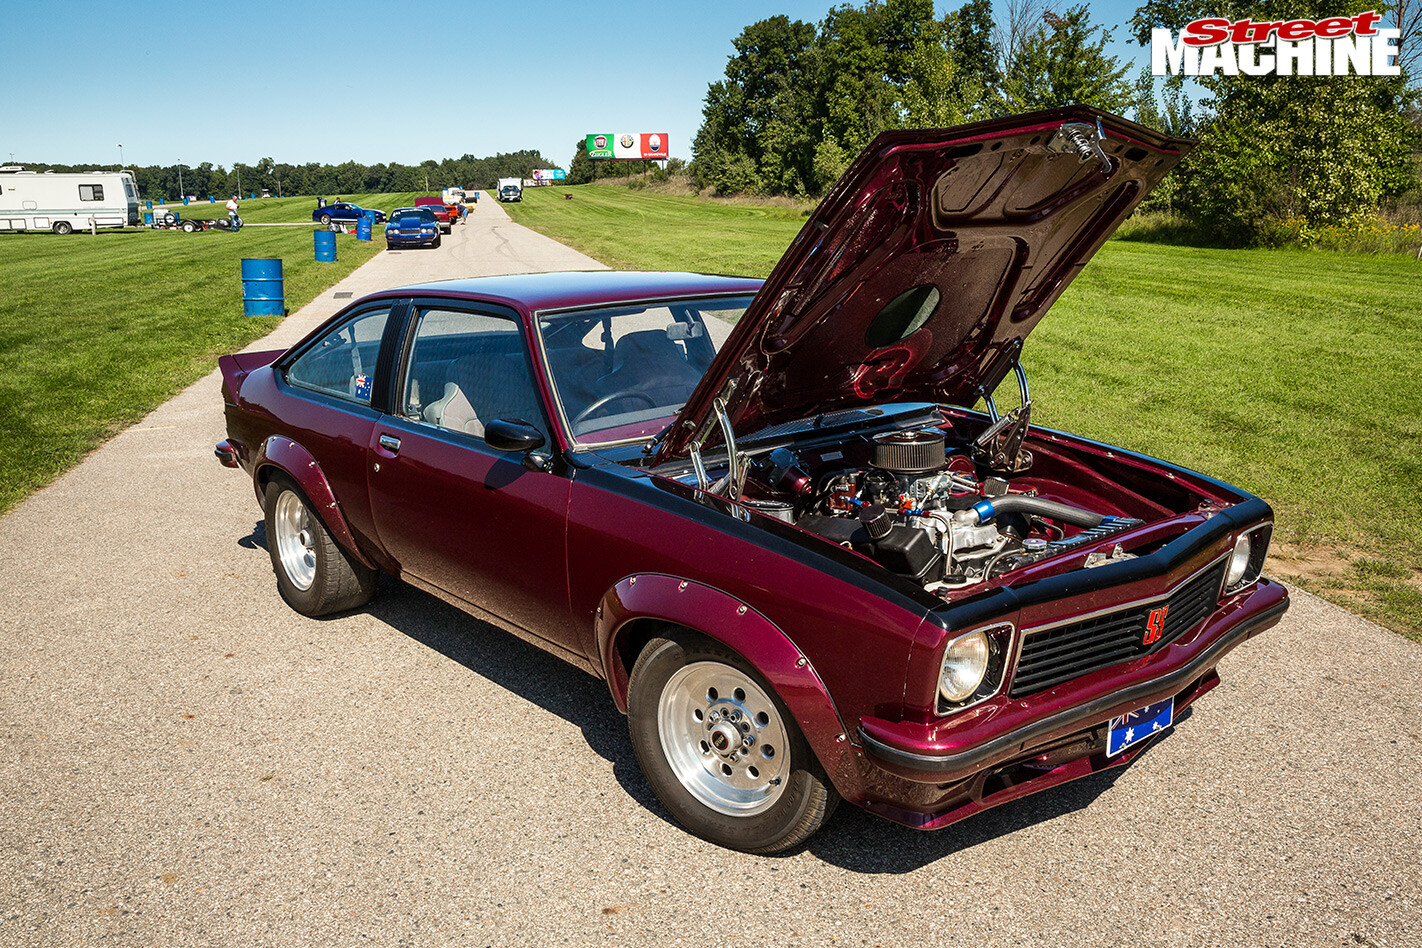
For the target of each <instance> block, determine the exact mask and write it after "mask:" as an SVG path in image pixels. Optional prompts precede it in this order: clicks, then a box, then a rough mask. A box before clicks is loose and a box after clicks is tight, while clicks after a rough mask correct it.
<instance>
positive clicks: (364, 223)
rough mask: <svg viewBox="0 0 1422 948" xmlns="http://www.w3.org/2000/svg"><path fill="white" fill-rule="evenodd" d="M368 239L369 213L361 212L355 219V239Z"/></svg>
mask: <svg viewBox="0 0 1422 948" xmlns="http://www.w3.org/2000/svg"><path fill="white" fill-rule="evenodd" d="M369 239H370V215H369V214H362V215H361V216H360V220H358V221H356V240H369Z"/></svg>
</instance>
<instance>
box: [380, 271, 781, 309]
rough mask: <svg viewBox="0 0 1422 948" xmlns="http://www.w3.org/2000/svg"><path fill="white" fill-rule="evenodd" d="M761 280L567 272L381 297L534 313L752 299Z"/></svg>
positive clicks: (476, 280) (437, 284) (419, 287)
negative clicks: (693, 299) (464, 301)
mask: <svg viewBox="0 0 1422 948" xmlns="http://www.w3.org/2000/svg"><path fill="white" fill-rule="evenodd" d="M761 282H762V281H760V280H757V279H751V278H748V277H732V276H716V275H714V274H707V273H680V272H656V271H625V270H565V271H560V272H556V273H520V274H514V275H510V276H489V277H472V278H466V279H459V280H438V281H433V282H429V283H416V284H413V285H411V286H405V287H397V288H392V289H390V290H385V291H383V292H381V293H379V294H377V295H379V296H420V295H432V296H453V297H469V298H478V299H483V300H489V301H491V302H498V303H504V304H506V305H508V306H511V307H513V308H514V309H519V310H524V311H526V312H534V311H537V310H542V309H563V308H566V307H579V306H599V305H605V304H608V303H621V302H631V301H637V300H654V299H671V298H675V297H684V296H712V295H718V294H746V295H749V294H753V293H755V292H756V291H757V290H759V289H760V284H761Z"/></svg>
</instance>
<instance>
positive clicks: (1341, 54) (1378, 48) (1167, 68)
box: [1150, 10, 1402, 76]
mask: <svg viewBox="0 0 1422 948" xmlns="http://www.w3.org/2000/svg"><path fill="white" fill-rule="evenodd" d="M1381 20H1382V15H1381V14H1379V13H1378V12H1377V11H1376V10H1370V11H1369V12H1367V13H1359V14H1358V15H1357V16H1331V17H1325V18H1324V19H1321V20H1275V21H1263V22H1259V23H1255V22H1254V21H1253V20H1250V19H1248V18H1245V19H1243V20H1234V21H1230V20H1226V19H1225V18H1224V17H1203V18H1201V19H1199V20H1192V21H1191V22H1189V23H1187V24H1185V28H1184V29H1182V30H1181V31H1180V38H1179V39H1178V40H1177V39H1175V38H1174V36H1173V35H1172V32H1171V31H1170V30H1168V29H1153V30H1151V31H1150V67H1151V72H1152V73H1154V74H1155V75H1157V76H1179V75H1185V76H1212V75H1214V74H1215V73H1219V74H1220V75H1224V76H1238V75H1240V74H1243V75H1246V76H1267V75H1270V74H1271V73H1272V74H1274V75H1279V76H1347V75H1350V74H1352V75H1359V76H1397V75H1401V73H1402V68H1401V67H1400V66H1399V65H1398V64H1397V53H1398V42H1399V37H1400V36H1401V32H1400V31H1399V30H1384V29H1379V28H1378V23H1379V22H1380V21H1381Z"/></svg>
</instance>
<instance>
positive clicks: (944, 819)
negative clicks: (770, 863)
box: [217, 108, 1288, 852]
mask: <svg viewBox="0 0 1422 948" xmlns="http://www.w3.org/2000/svg"><path fill="white" fill-rule="evenodd" d="M1188 146H1189V143H1188V142H1185V141H1182V140H1179V139H1172V138H1167V137H1165V136H1163V135H1160V134H1158V133H1156V132H1153V131H1150V130H1149V129H1146V128H1142V127H1140V126H1138V125H1134V124H1132V123H1130V122H1126V121H1124V120H1122V119H1118V118H1115V117H1113V116H1109V115H1104V114H1101V113H1098V112H1095V111H1092V110H1089V109H1084V108H1071V109H1060V110H1054V111H1050V112H1040V113H1036V114H1033V115H1027V116H1018V117H1015V118H1010V119H1003V120H997V121H992V122H984V123H980V124H975V125H966V126H962V127H959V128H955V129H948V130H938V131H921V130H920V131H900V132H888V133H885V134H883V135H881V136H880V137H879V138H878V139H876V140H875V142H874V143H873V145H872V146H871V147H870V148H869V150H868V151H867V152H866V153H865V154H864V155H863V156H861V157H860V158H859V159H858V160H857V161H856V162H855V163H854V164H853V166H851V168H850V169H849V171H848V172H847V173H846V174H845V176H844V178H843V180H842V181H840V182H839V184H838V185H837V186H836V187H835V188H834V190H833V191H832V192H831V193H830V194H829V195H828V196H827V197H826V198H825V200H824V202H823V203H822V204H820V206H819V208H818V209H817V210H816V211H815V213H814V214H813V215H812V216H811V218H810V220H809V222H808V223H807V224H806V225H805V228H804V230H803V231H802V232H801V233H800V235H799V236H798V237H797V238H796V239H795V242H794V243H793V244H791V246H790V249H789V251H788V252H787V253H786V255H785V257H784V259H782V260H781V261H780V263H779V265H777V266H776V268H775V270H774V272H773V273H772V274H771V275H770V277H769V278H768V279H767V280H766V281H765V282H764V283H762V282H761V281H758V280H748V279H739V278H731V277H720V276H705V275H700V274H693V273H612V272H602V273H552V274H530V275H525V276H506V277H489V278H483V279H471V280H457V281H451V282H444V283H429V284H424V285H420V286H409V287H404V288H401V289H393V290H389V291H387V292H383V293H376V294H374V295H372V296H369V297H367V298H365V299H363V300H360V301H359V302H356V303H353V304H352V305H351V306H349V307H348V308H347V309H345V310H344V311H343V312H341V313H339V314H337V315H336V316H334V317H333V318H331V319H330V320H329V321H328V322H326V323H325V324H324V325H323V326H321V327H320V328H319V329H317V330H316V331H315V332H313V333H311V335H310V336H308V337H307V338H306V339H304V340H303V341H302V342H300V343H298V344H297V345H296V346H294V347H293V348H291V349H290V350H288V351H286V352H257V353H248V354H243V355H235V356H227V357H224V358H223V359H222V360H221V366H222V374H223V397H224V398H225V400H226V403H227V429H228V438H227V440H225V441H223V442H222V443H221V444H219V445H218V446H217V454H218V457H219V458H220V459H221V460H222V462H223V463H224V464H226V465H228V466H230V467H238V466H240V467H242V468H243V469H245V470H246V471H247V472H249V473H250V474H251V475H252V478H253V481H254V484H255V486H256V493H257V498H258V500H259V501H260V502H261V504H262V506H263V508H264V510H265V512H266V534H267V544H268V546H269V547H270V550H271V556H272V563H273V564H274V566H275V569H276V575H277V585H278V588H279V589H280V591H281V594H282V595H283V596H284V597H285V598H286V600H287V601H288V602H289V603H290V604H291V605H292V606H293V607H294V608H295V609H297V610H298V611H300V612H302V613H305V614H307V615H319V614H322V613H327V612H332V611H336V610H342V609H353V608H357V607H359V606H361V605H363V604H364V603H365V602H366V601H367V600H368V599H369V598H370V596H371V594H372V591H373V590H374V588H375V576H376V574H377V572H387V573H391V574H394V575H396V576H399V577H400V578H402V579H403V580H405V581H406V582H408V583H410V584H412V585H415V586H417V587H419V588H421V589H424V590H427V591H429V592H431V593H433V594H434V595H437V596H439V597H441V598H444V599H447V600H449V601H450V602H453V603H455V604H456V605H458V606H459V607H461V608H463V609H466V610H468V611H469V612H470V613H472V614H474V615H476V616H479V617H480V618H483V619H486V620H488V621H489V622H492V623H494V624H496V625H498V626H500V627H502V628H504V629H506V630H508V631H509V632H512V633H513V634H515V635H518V636H520V637H523V638H526V639H528V640H529V641H531V642H534V643H536V644H538V645H539V646H541V647H543V648H545V649H547V650H549V651H550V652H553V653H554V654H556V655H559V656H561V657H562V658H564V659H566V660H567V661H569V662H571V663H572V664H574V665H577V666H578V667H580V668H583V669H586V670H588V671H590V672H592V673H593V674H595V675H599V676H601V677H602V678H604V679H606V681H607V683H608V687H609V689H610V690H611V692H612V700H613V701H614V702H615V703H616V705H617V707H618V708H619V709H622V710H624V711H626V713H627V715H628V719H629V729H630V733H631V740H632V744H633V747H634V748H635V751H636V754H637V759H638V761H639V762H640V763H641V766H642V769H643V771H644V772H645V774H646V777H647V780H648V781H649V782H650V783H651V785H652V787H653V788H654V790H655V791H656V793H657V796H658V797H659V798H660V799H661V800H662V802H663V803H664V804H665V805H666V806H667V808H668V809H669V810H670V811H671V812H672V813H673V814H674V815H675V816H676V818H677V819H678V820H680V821H681V822H682V823H683V824H684V825H685V826H686V827H687V828H688V829H690V830H691V831H692V832H694V833H697V834H699V835H701V836H703V837H705V838H706V839H709V840H712V841H714V842H717V843H720V844H723V845H726V846H732V847H736V848H740V849H745V850H750V851H755V852H773V851H776V850H781V849H785V848H787V847H790V846H794V845H796V844H797V843H799V842H801V841H802V840H804V839H806V838H807V837H808V836H809V835H810V834H811V833H813V832H814V831H815V830H816V829H817V828H818V827H819V826H820V825H821V824H822V823H823V822H824V821H825V819H826V818H827V817H828V815H829V814H830V812H831V811H832V810H833V808H834V806H835V804H836V803H837V802H838V800H839V799H840V798H841V797H842V798H845V799H848V800H849V801H851V802H853V803H856V804H858V805H860V806H862V807H865V808H866V809H869V810H871V811H873V812H875V813H878V814H881V815H882V816H885V817H888V818H889V819H891V820H895V821H898V822H900V823H904V824H907V825H909V826H914V827H920V828H924V829H933V828H937V827H942V826H946V825H948V824H949V823H952V822H954V821H956V820H960V819H963V818H964V817H966V816H970V815H972V814H974V813H976V812H978V811H980V810H983V809H986V808H987V807H991V806H996V805H997V804H1000V803H1004V802H1006V801H1008V800H1012V799H1016V798H1018V797H1021V796H1024V795H1026V794H1029V793H1035V792H1037V791H1039V790H1044V789H1046V788H1049V787H1053V786H1056V785H1058V784H1061V783H1064V782H1066V781H1068V780H1072V779H1075V778H1077V777H1081V776H1085V775H1087V774H1090V773H1093V772H1095V771H1098V770H1101V769H1103V768H1106V767H1112V766H1117V765H1120V764H1124V763H1126V762H1128V761H1130V760H1131V759H1132V758H1133V757H1134V756H1135V755H1136V754H1138V753H1139V752H1140V750H1141V748H1142V747H1143V746H1144V743H1145V742H1147V741H1149V740H1150V739H1151V738H1152V737H1154V736H1156V735H1159V734H1161V733H1162V732H1165V731H1168V730H1169V728H1170V727H1171V726H1172V724H1173V722H1174V721H1175V720H1176V719H1177V717H1178V716H1179V715H1180V713H1181V712H1182V711H1183V710H1184V709H1185V708H1187V707H1188V706H1189V705H1190V704H1191V702H1193V701H1194V700H1195V699H1196V698H1198V697H1199V696H1200V695H1202V694H1204V693H1205V692H1206V691H1209V690H1210V689H1211V688H1212V687H1214V685H1215V684H1216V683H1217V681H1218V678H1217V676H1216V674H1215V666H1216V664H1217V663H1218V662H1219V661H1220V659H1221V658H1222V657H1223V656H1224V655H1225V654H1226V653H1228V652H1229V651H1230V650H1231V649H1233V648H1234V647H1235V646H1236V645H1238V644H1239V643H1240V642H1242V641H1244V640H1245V639H1247V638H1249V637H1250V636H1252V635H1254V634H1255V633H1257V632H1259V631H1261V630H1262V629H1266V628H1269V627H1270V626H1272V625H1274V624H1275V623H1276V622H1278V621H1279V618H1280V616H1281V615H1282V614H1283V612H1284V610H1285V609H1286V608H1287V606H1288V598H1287V595H1286V593H1285V591H1284V589H1283V588H1282V587H1280V586H1279V585H1277V584H1275V583H1273V582H1270V581H1269V580H1267V579H1264V578H1262V577H1261V576H1260V570H1261V567H1262V566H1263V563H1264V557H1265V554H1266V552H1267V549H1268V545H1269V536H1270V531H1271V528H1272V512H1271V511H1270V509H1269V506H1268V505H1267V504H1265V503H1264V502H1263V501H1262V500H1260V499H1259V498H1257V497H1253V496H1251V495H1249V494H1247V493H1245V492H1244V491H1241V490H1239V489H1237V488H1234V487H1230V486H1228V485H1227V484H1223V483H1220V482H1219V481H1216V480H1212V479H1211V478H1208V477H1204V476H1201V475H1199V474H1195V473H1192V472H1191V471H1187V470H1184V469H1182V468H1179V467H1175V466H1173V465H1170V464H1166V463H1163V462H1161V461H1157V460H1154V459H1152V458H1149V457H1144V456H1142V455H1139V454H1134V453H1132V452H1129V451H1124V450H1121V449H1119V448H1113V447H1110V446H1108V445H1103V444H1097V443H1094V442H1091V441H1087V440H1084V439H1082V438H1078V437H1074V436H1072V435H1069V434H1064V433H1062V432H1059V431H1049V430H1042V429H1032V428H1030V427H1029V415H1030V407H1031V402H1030V398H1029V395H1028V389H1027V377H1026V373H1025V372H1024V370H1023V367H1022V363H1021V361H1020V356H1021V353H1022V345H1023V342H1024V340H1025V339H1026V337H1027V334H1028V332H1029V331H1030V330H1031V328H1032V327H1033V326H1034V325H1035V324H1036V323H1037V321H1038V320H1039V319H1041V318H1042V316H1043V314H1044V313H1045V312H1046V311H1047V308H1048V306H1050V305H1051V303H1052V302H1053V301H1054V300H1055V299H1056V298H1057V297H1058V296H1059V295H1060V294H1061V292H1062V291H1063V290H1064V289H1065V288H1066V286H1067V285H1068V284H1069V283H1070V282H1071V280H1072V278H1073V277H1074V276H1076V274H1077V273H1078V272H1079V271H1080V270H1081V268H1082V267H1083V266H1084V265H1085V264H1086V262H1087V260H1088V259H1089V258H1090V257H1091V255H1092V254H1093V253H1094V252H1095V251H1096V249H1097V248H1098V247H1100V246H1101V243H1102V242H1103V241H1104V240H1105V239H1106V238H1107V236H1108V235H1109V234H1110V233H1111V231H1112V230H1113V229H1114V228H1115V227H1116V225H1117V224H1118V223H1119V222H1120V221H1121V220H1122V219H1123V218H1124V217H1125V216H1126V215H1127V214H1129V213H1130V211H1131V209H1132V208H1134V207H1135V206H1136V204H1137V203H1138V202H1139V201H1140V199H1141V198H1142V197H1143V196H1144V195H1145V194H1146V192H1147V191H1149V190H1150V188H1151V187H1152V186H1153V185H1155V184H1156V183H1157V182H1158V181H1159V180H1160V179H1161V178H1162V177H1164V175H1165V174H1166V173H1168V172H1169V171H1170V169H1171V168H1172V167H1173V166H1174V165H1175V163H1176V162H1177V161H1178V160H1179V159H1180V157H1181V156H1182V154H1183V153H1184V152H1185V150H1186V149H1187V148H1188ZM1004 380H1009V385H1008V389H1009V390H1011V391H1013V392H1015V393H1017V397H1014V398H1013V399H1012V401H1013V402H1014V403H1015V407H1013V408H1012V409H1011V410H1010V411H999V408H998V406H997V404H996V402H995V401H994V398H993V395H994V392H995V391H996V390H997V388H998V386H999V384H1000V383H1002V382H1003V381H1004ZM979 404H981V405H982V406H983V407H984V408H985V411H975V410H973V407H974V406H975V405H979Z"/></svg>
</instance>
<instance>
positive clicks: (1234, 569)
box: [1225, 533, 1253, 589]
mask: <svg viewBox="0 0 1422 948" xmlns="http://www.w3.org/2000/svg"><path fill="white" fill-rule="evenodd" d="M1252 548H1253V544H1252V543H1251V542H1250V539H1249V534H1247V533H1246V534H1244V535H1243V536H1241V537H1240V538H1239V539H1238V540H1236V541H1234V552H1232V553H1230V555H1229V567H1228V568H1227V569H1226V570H1225V588H1226V589H1233V588H1234V587H1236V586H1238V585H1239V581H1240V580H1242V579H1243V578H1244V574H1245V573H1246V572H1247V571H1248V570H1249V551H1250V550H1251V549H1252Z"/></svg>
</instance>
